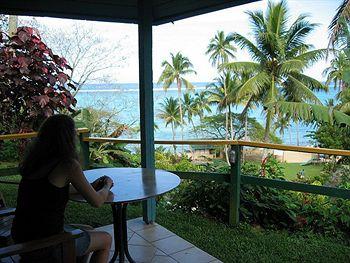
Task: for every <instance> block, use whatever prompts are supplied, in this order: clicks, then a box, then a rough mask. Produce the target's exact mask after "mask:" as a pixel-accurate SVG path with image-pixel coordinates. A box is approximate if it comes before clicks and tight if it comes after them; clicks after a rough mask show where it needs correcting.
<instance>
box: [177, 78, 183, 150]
mask: <svg viewBox="0 0 350 263" xmlns="http://www.w3.org/2000/svg"><path fill="white" fill-rule="evenodd" d="M176 83H177V96H178V101H179V110H180V126H181V140H182V141H183V140H184V126H183V114H182V102H181V80H180V79H177V80H176ZM181 151H182V153H183V151H184V146H183V145H181Z"/></svg>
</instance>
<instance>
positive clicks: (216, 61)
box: [205, 31, 236, 67]
mask: <svg viewBox="0 0 350 263" xmlns="http://www.w3.org/2000/svg"><path fill="white" fill-rule="evenodd" d="M231 42H232V36H231V35H227V36H225V33H224V31H218V32H216V35H215V36H214V37H213V38H212V39H210V42H209V45H208V47H207V51H206V52H205V54H206V55H210V57H209V61H211V63H212V65H213V67H219V66H220V65H221V64H223V63H227V62H228V61H229V59H230V58H231V59H233V58H235V55H234V53H235V52H236V48H235V47H234V46H233V45H232V44H231Z"/></svg>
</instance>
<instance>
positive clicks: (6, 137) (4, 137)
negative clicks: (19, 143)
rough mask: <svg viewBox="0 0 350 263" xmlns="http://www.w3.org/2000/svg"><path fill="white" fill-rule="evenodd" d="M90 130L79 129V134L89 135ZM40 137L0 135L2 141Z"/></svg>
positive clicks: (15, 134) (23, 134)
mask: <svg viewBox="0 0 350 263" xmlns="http://www.w3.org/2000/svg"><path fill="white" fill-rule="evenodd" d="M88 132H89V129H88V128H79V129H77V133H79V134H81V133H88ZM37 135H38V133H37V132H27V133H14V134H5V135H0V141H4V140H17V139H29V138H34V137H36V136H37Z"/></svg>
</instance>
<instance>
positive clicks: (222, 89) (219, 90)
mask: <svg viewBox="0 0 350 263" xmlns="http://www.w3.org/2000/svg"><path fill="white" fill-rule="evenodd" d="M238 87H239V84H238V83H237V78H236V77H233V76H232V75H231V73H230V72H225V73H224V74H223V75H221V76H220V77H219V78H216V79H215V82H212V83H210V84H209V85H208V87H207V88H208V90H207V92H208V101H209V103H211V104H213V105H216V106H217V109H218V111H219V112H224V113H225V130H226V133H225V139H226V140H228V139H229V138H230V139H231V140H233V139H234V138H233V137H234V131H233V119H232V109H231V107H232V104H237V98H236V96H234V95H235V94H236V93H237V92H236V91H237V88H238ZM225 152H226V158H227V160H228V155H227V146H225Z"/></svg>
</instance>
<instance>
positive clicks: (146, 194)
mask: <svg viewBox="0 0 350 263" xmlns="http://www.w3.org/2000/svg"><path fill="white" fill-rule="evenodd" d="M84 174H85V176H86V178H87V179H88V181H89V182H90V183H91V182H93V181H94V180H96V179H98V178H99V177H101V176H103V175H107V176H109V177H111V178H112V179H113V182H114V186H113V187H112V188H111V194H110V195H109V197H108V198H107V200H106V202H105V203H107V204H110V205H111V207H112V212H113V229H114V241H115V242H114V245H115V250H114V254H113V257H112V259H111V261H110V262H115V260H116V259H117V257H118V255H119V262H124V260H125V259H124V257H125V256H126V257H127V259H128V260H129V262H135V261H134V260H133V259H132V257H131V256H130V253H129V250H128V237H127V222H126V209H127V205H128V204H129V203H132V202H137V201H142V200H145V199H148V198H150V197H156V196H158V195H162V194H164V193H166V192H169V191H170V190H172V189H174V188H175V187H177V186H178V185H179V184H180V178H179V177H178V176H177V175H175V174H173V173H170V172H166V171H163V170H155V169H146V168H100V169H92V170H86V171H84ZM70 199H71V200H73V201H78V202H86V200H85V199H84V198H83V197H82V196H81V195H79V194H73V195H71V196H70Z"/></svg>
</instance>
